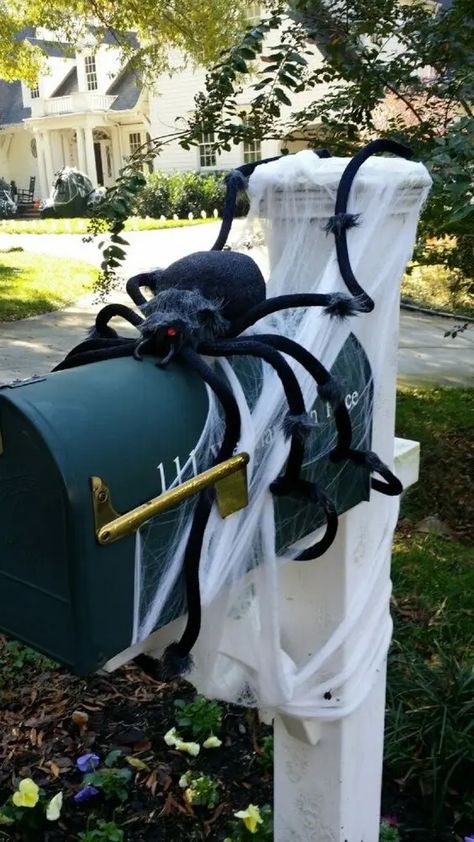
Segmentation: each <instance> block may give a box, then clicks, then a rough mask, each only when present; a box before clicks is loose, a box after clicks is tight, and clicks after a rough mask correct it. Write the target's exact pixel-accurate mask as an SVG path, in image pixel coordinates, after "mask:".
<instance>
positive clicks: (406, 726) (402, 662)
mask: <svg viewBox="0 0 474 842" xmlns="http://www.w3.org/2000/svg"><path fill="white" fill-rule="evenodd" d="M473 645H474V638H472V639H471V641H470V647H471V649H472V647H473ZM436 650H437V651H435V654H434V655H433V656H432V657H431V659H430V660H429V661H427V660H425V659H424V658H422V657H420V656H416V655H414V654H413V651H412V650H411V649H403V648H401V649H400V648H399V651H398V652H397V651H395V652H394V654H392V656H391V658H390V669H389V684H388V704H387V717H386V722H385V740H386V743H385V764H386V768H387V769H389V770H390V774H391V775H392V776H393V778H394V779H395V780H398V781H401V782H402V786H403V788H404V789H405V788H406V789H407V790H410V789H411V790H417V789H418V791H419V798H420V799H422V800H423V801H424V802H425V805H426V814H427V820H428V821H429V822H430V824H429V826H430V827H432V828H433V829H440V828H442V827H446V826H449V825H450V824H451V822H453V820H454V818H455V816H456V813H457V811H458V809H459V805H460V804H462V803H463V800H464V796H467V795H468V793H469V789H468V788H467V787H468V786H469V785H468V784H467V782H468V781H472V780H473V775H474V762H473V753H472V752H473V746H474V736H473V735H474V671H473V667H472V664H467V663H465V662H463V660H461V659H460V658H459V657H458V656H457V652H456V649H455V648H454V649H450V650H449V649H445V648H441V647H440V646H436Z"/></svg>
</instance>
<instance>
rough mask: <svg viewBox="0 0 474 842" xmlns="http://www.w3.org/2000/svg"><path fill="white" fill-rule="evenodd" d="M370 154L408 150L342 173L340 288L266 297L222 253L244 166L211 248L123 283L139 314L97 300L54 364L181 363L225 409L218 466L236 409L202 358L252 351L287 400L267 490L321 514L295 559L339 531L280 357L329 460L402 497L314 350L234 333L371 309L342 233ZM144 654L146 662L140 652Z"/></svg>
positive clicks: (195, 562)
mask: <svg viewBox="0 0 474 842" xmlns="http://www.w3.org/2000/svg"><path fill="white" fill-rule="evenodd" d="M376 152H389V153H394V154H397V155H401V156H403V157H405V158H409V157H411V153H410V152H409V150H407V149H406V148H405V147H403V146H400V145H399V144H397V143H394V142H393V141H390V140H378V141H373V142H372V143H370V144H369V145H368V146H367V147H366V148H365V149H363V150H362V151H361V152H359V153H358V154H357V155H356V156H355V157H354V158H353V159H352V160H351V162H350V163H349V165H348V166H347V167H346V170H345V171H344V173H343V175H342V178H341V181H340V184H339V188H338V192H337V198H336V208H335V215H334V216H333V217H332V218H331V219H330V220H329V223H328V226H327V231H328V232H330V233H333V234H334V236H335V241H336V253H337V259H338V263H339V268H340V272H341V275H342V278H343V280H344V282H345V284H346V287H347V290H348V293H347V294H343V293H328V294H325V293H318V294H312V293H308V294H306V293H301V294H292V295H281V296H278V297H276V298H272V299H267V298H266V287H265V281H264V278H263V276H262V274H261V272H260V269H259V268H258V266H257V265H256V263H255V262H254V261H253V260H252V259H251V258H250V257H248V256H247V255H244V254H239V253H235V252H232V251H222V248H223V246H224V245H225V242H226V239H227V236H228V233H229V230H230V226H231V222H232V217H233V213H234V209H235V202H236V196H237V192H238V190H239V189H240V188H241V187H242V185H243V182H244V178H245V177H246V176H248V175H250V174H251V172H252V171H253V169H254V168H255V166H257V164H252V165H246V166H245V167H242V168H240V170H236V171H233V172H232V173H230V175H229V177H228V183H227V199H226V207H225V212H224V220H223V224H222V227H221V231H220V234H219V237H218V239H217V241H216V243H215V244H214V246H213V248H212V249H211V250H210V251H209V252H198V253H196V254H192V255H189V256H187V257H184V258H182V259H181V260H178V261H176V262H175V263H173V264H172V265H171V266H169V267H168V268H167V269H165V270H160V271H155V272H150V273H146V274H142V275H136V276H134V277H133V278H131V279H130V280H129V281H128V283H127V291H128V293H129V295H130V297H131V298H132V300H133V301H134V303H135V304H136V305H137V306H138V307H139V308H140V312H136V311H135V310H132V309H131V308H129V307H127V306H124V305H121V304H109V305H107V306H105V307H104V308H103V309H102V310H101V311H100V312H99V314H98V316H97V318H96V323H95V327H94V329H93V333H92V334H91V336H90V338H89V339H87V340H86V341H84V342H82V343H81V344H80V345H78V346H77V347H76V348H74V349H73V350H72V351H71V352H70V353H69V354H68V356H67V357H66V358H65V360H63V362H62V363H61V364H60V365H59V366H57V368H56V370H63V369H67V368H72V367H74V366H77V365H85V364H87V363H93V362H96V361H98V360H104V359H110V358H112V357H122V356H129V355H132V354H133V356H134V357H135V358H136V359H137V360H138V361H139V360H140V359H142V357H143V355H152V356H153V357H154V358H156V364H157V365H158V366H167V365H169V363H170V362H171V361H172V360H173V359H180V360H183V361H184V362H185V363H187V364H188V365H189V366H190V367H191V368H192V369H194V370H195V371H196V372H197V373H198V374H199V375H200V376H201V377H202V378H203V380H204V381H205V382H206V383H207V384H208V385H209V386H210V388H211V389H212V390H213V391H214V393H215V394H216V396H217V398H218V400H219V401H220V403H221V405H222V408H223V411H224V416H225V433H224V437H223V441H222V443H221V446H220V450H219V453H218V454H217V456H216V458H215V462H214V463H215V464H217V463H218V462H220V461H223V460H225V459H227V458H229V457H230V456H231V455H232V453H233V452H234V450H235V448H236V446H237V443H238V440H239V437H240V414H239V410H238V407H237V403H236V401H235V398H234V396H233V394H232V391H231V389H230V388H229V386H228V385H227V383H226V381H225V380H224V378H223V377H221V376H220V375H219V374H218V373H217V372H216V371H215V369H214V368H213V367H212V366H210V365H209V364H208V363H207V362H206V361H205V360H204V359H203V356H202V355H205V356H207V357H234V356H254V357H259V358H261V359H262V360H264V361H265V362H267V363H268V364H270V365H271V366H272V367H273V368H274V370H275V371H276V373H277V374H278V376H279V378H280V380H281V383H282V386H283V389H284V393H285V397H286V400H287V403H288V410H289V411H288V414H287V417H286V420H285V424H284V429H285V433H286V435H287V436H288V437H289V438H290V450H289V456H288V460H287V463H286V466H285V469H284V471H283V473H282V475H281V476H279V477H275V480H274V482H273V483H272V484H271V486H270V490H271V492H272V493H273V494H274V495H277V496H281V495H291V496H294V497H299V498H302V499H305V500H309V501H311V502H313V503H314V504H315V506H318V507H320V508H321V509H322V510H323V511H324V513H325V518H326V528H325V532H324V535H323V536H322V538H320V540H319V541H317V542H316V543H315V544H314V545H313V546H312V547H310V548H309V549H306V550H304V551H303V552H301V553H300V554H299V555H298V556H297V557H296V560H297V561H304V560H309V559H314V558H317V557H319V556H321V555H322V554H323V553H324V552H325V551H326V550H327V549H328V547H329V546H330V545H331V543H332V541H333V540H334V537H335V535H336V532H337V525H338V518H337V512H336V510H335V507H334V505H333V503H332V502H331V500H330V499H329V498H328V496H327V494H326V493H325V491H324V489H323V488H321V487H320V486H318V485H317V484H315V483H310V482H308V481H307V480H305V479H303V478H302V477H301V470H302V465H303V461H304V454H305V438H306V435H307V432H308V430H309V429H311V427H312V426H313V423H312V421H311V418H310V415H309V414H308V412H307V410H306V407H305V403H304V399H303V395H302V392H301V388H300V386H299V383H298V380H297V377H296V375H295V373H294V371H293V369H292V368H291V367H290V366H289V364H288V362H287V361H286V360H285V358H284V357H285V356H287V357H291V358H292V359H293V360H295V361H296V362H297V363H298V364H299V365H300V366H302V367H303V368H304V369H306V371H307V372H309V373H310V375H311V376H312V377H313V378H314V380H315V382H316V383H317V389H318V394H319V397H320V398H321V399H322V400H324V401H326V402H328V403H329V404H330V406H331V408H332V411H333V415H334V421H335V425H336V431H337V443H336V446H335V448H334V449H333V451H332V452H331V454H330V457H329V458H330V459H331V460H332V461H335V462H340V461H343V460H350V461H352V462H354V463H356V464H362V465H365V466H366V467H367V468H368V469H369V471H370V472H371V473H372V472H373V473H376V474H379V475H380V476H381V477H382V479H375V478H373V479H372V480H371V486H372V488H373V489H375V490H377V491H380V492H382V493H384V494H389V495H397V494H400V492H401V490H402V486H401V484H400V482H399V480H398V479H397V478H396V477H395V476H394V475H393V474H392V473H391V471H390V470H389V469H388V468H387V466H386V465H384V464H383V463H382V462H381V461H380V459H379V458H378V457H377V456H376V454H374V453H372V452H369V451H359V450H355V449H353V448H352V429H351V421H350V416H349V412H348V410H347V407H346V405H345V402H344V395H343V392H342V389H341V387H340V386H339V384H338V383H337V382H336V381H335V379H334V378H333V377H332V376H331V374H330V372H329V371H328V370H327V369H326V368H325V367H324V366H323V365H322V364H321V362H320V361H319V360H317V359H316V358H315V357H314V356H313V354H311V353H310V352H309V351H307V350H306V349H305V348H303V347H302V346H300V345H299V344H297V343H296V342H294V341H293V340H291V339H289V338H287V337H284V336H280V335H278V334H273V333H263V334H254V333H252V334H251V335H247V336H246V335H242V334H243V333H244V331H245V330H246V329H247V328H249V327H250V326H252V325H254V324H255V323H256V322H258V321H259V320H260V319H262V318H263V317H264V316H268V315H269V314H271V313H275V312H277V311H279V310H283V309H287V308H297V307H323V308H324V311H325V312H326V313H327V315H328V318H335V319H346V318H349V317H351V316H355V315H357V314H359V313H362V312H370V311H371V310H372V309H373V306H374V305H373V301H372V300H371V298H370V297H369V296H368V295H367V293H366V292H365V291H364V290H363V289H362V287H361V286H360V284H359V283H358V281H357V279H356V277H355V276H354V273H353V271H352V268H351V264H350V260H349V253H348V248H347V238H346V231H347V229H348V228H350V227H352V226H354V225H356V224H359V217H358V215H357V216H356V215H352V214H348V213H347V201H348V197H349V191H350V187H351V184H352V182H353V180H354V177H355V175H356V173H357V171H358V169H359V168H360V166H361V165H362V164H363V163H364V161H365V160H367V158H368V157H369V156H370V155H373V154H374V153H376ZM319 154H321V155H324V156H327V155H328V154H329V153H327V152H325V150H323V151H322V152H321V153H319ZM142 287H147V288H148V289H149V290H150V291H151V293H152V298H150V299H147V298H146V297H145V296H144V295H143V293H142V291H141V288H142ZM114 316H120V317H122V318H124V319H126V320H127V321H128V322H129V323H130V324H132V325H133V326H134V327H136V328H137V330H138V331H139V334H140V338H139V339H138V341H136V340H134V339H128V338H122V337H120V336H119V335H118V334H117V333H116V331H115V330H114V329H113V328H111V327H110V326H109V322H110V319H111V318H112V317H114ZM212 504H213V494H212V492H204V493H202V494H201V495H200V497H199V499H198V502H197V505H196V508H195V511H194V516H193V521H192V525H191V531H190V535H189V539H188V543H187V546H186V550H185V554H184V562H183V566H184V574H185V583H186V594H187V602H188V619H187V625H186V628H185V631H184V633H183V635H182V637H181V639H180V640H179V641H178V642H175V643H173V644H171V645H170V646H169V647H168V649H167V651H166V653H165V657H164V661H163V663H164V668H163V669H162V671H161V673H160V674H161V676H162V677H170V676H173V675H176V674H177V673H183V672H185V671H186V670H188V669H189V668H190V666H191V658H190V651H191V649H192V647H193V645H194V643H195V642H196V640H197V637H198V635H199V631H200V624H201V600H200V591H199V559H200V553H201V547H202V541H203V536H204V531H205V528H206V524H207V521H208V518H209V514H210V512H211V508H212ZM146 660H147V659H145V661H146ZM142 661H143V665H144V666H147V663H145V661H144V659H143V658H142ZM148 666H150V664H149V663H148Z"/></svg>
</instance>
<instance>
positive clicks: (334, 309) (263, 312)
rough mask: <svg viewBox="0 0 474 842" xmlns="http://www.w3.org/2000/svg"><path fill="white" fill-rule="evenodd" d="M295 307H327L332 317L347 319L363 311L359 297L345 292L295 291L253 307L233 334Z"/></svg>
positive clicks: (235, 325)
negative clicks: (266, 317)
mask: <svg viewBox="0 0 474 842" xmlns="http://www.w3.org/2000/svg"><path fill="white" fill-rule="evenodd" d="M293 307H325V311H326V313H327V314H328V316H330V317H331V318H339V319H346V318H348V317H349V316H356V315H357V314H358V313H359V312H362V304H361V301H360V298H359V297H357V298H356V297H353V296H351V295H347V294H346V293H343V292H330V293H317V292H314V293H312V292H295V293H292V294H291V295H277V296H275V298H268V299H267V300H266V301H261V302H260V303H259V304H256V305H255V307H252V308H251V309H250V310H249V311H248V312H247V313H246V314H245V316H242V318H240V319H238V321H236V322H235V323H234V324H233V325H232V332H231V335H232V336H237V335H239V334H241V333H243V331H244V330H247V328H249V327H251V325H253V324H255V322H258V321H259V320H260V319H263V318H264V317H265V316H269V315H271V313H277V312H278V311H279V310H288V309H291V308H293Z"/></svg>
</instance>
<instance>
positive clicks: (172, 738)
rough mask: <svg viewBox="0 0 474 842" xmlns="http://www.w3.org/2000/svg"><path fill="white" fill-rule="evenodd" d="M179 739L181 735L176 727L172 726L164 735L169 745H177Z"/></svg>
mask: <svg viewBox="0 0 474 842" xmlns="http://www.w3.org/2000/svg"><path fill="white" fill-rule="evenodd" d="M178 740H179V737H178V735H177V733H176V728H170V730H169V731H167V732H166V734H165V736H164V741H165V743H166V745H167V746H175V745H176V742H177V741H178Z"/></svg>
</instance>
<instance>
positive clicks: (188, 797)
mask: <svg viewBox="0 0 474 842" xmlns="http://www.w3.org/2000/svg"><path fill="white" fill-rule="evenodd" d="M183 795H184V800H185V801H186V803H187V804H192V803H193V799H194V790H193V789H192V788H191V787H190V786H188V788H187V789H185V791H184V793H183Z"/></svg>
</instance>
